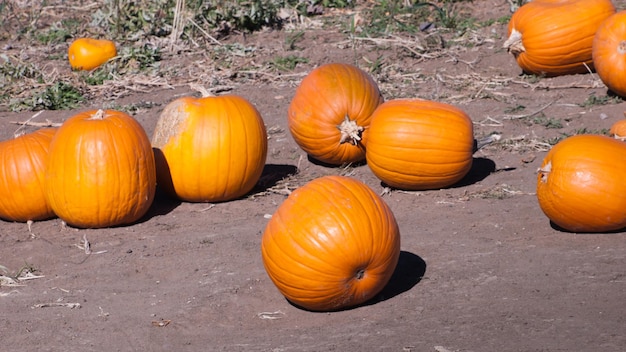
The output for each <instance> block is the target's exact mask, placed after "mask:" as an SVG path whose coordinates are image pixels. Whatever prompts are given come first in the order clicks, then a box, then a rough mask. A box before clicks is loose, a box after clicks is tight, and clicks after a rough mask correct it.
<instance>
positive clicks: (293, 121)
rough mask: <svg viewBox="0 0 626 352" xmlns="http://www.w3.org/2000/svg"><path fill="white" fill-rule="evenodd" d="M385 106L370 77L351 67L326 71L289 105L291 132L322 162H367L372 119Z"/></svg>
mask: <svg viewBox="0 0 626 352" xmlns="http://www.w3.org/2000/svg"><path fill="white" fill-rule="evenodd" d="M382 101H383V98H382V95H381V94H380V91H379V90H378V85H377V84H376V82H374V80H373V79H372V78H371V77H370V76H369V75H368V74H367V73H366V72H365V71H363V70H361V69H359V68H358V67H356V66H352V65H349V64H342V63H333V64H327V65H323V66H320V67H318V68H317V69H315V70H313V71H311V73H309V74H308V75H307V76H306V77H305V78H304V79H303V80H302V82H301V83H300V86H298V88H297V90H296V93H295V95H294V97H293V99H292V101H291V103H290V105H289V111H288V117H287V120H288V122H289V130H290V132H291V135H292V136H293V139H294V140H295V142H296V143H297V144H298V145H299V146H300V148H302V149H303V150H304V151H305V152H307V154H309V155H310V156H312V157H313V158H315V159H317V160H319V161H321V162H324V163H327V164H332V165H341V164H344V163H352V162H358V161H362V160H363V159H365V144H366V143H367V133H368V131H367V128H368V126H369V124H370V115H371V114H372V113H373V112H374V110H375V109H376V107H378V105H380V103H382Z"/></svg>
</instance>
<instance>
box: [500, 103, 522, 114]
mask: <svg viewBox="0 0 626 352" xmlns="http://www.w3.org/2000/svg"><path fill="white" fill-rule="evenodd" d="M525 109H526V107H525V106H524V105H516V106H513V107H510V108H507V109H505V110H504V112H505V113H507V114H513V113H517V112H520V111H524V110H525Z"/></svg>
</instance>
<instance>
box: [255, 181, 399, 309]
mask: <svg viewBox="0 0 626 352" xmlns="http://www.w3.org/2000/svg"><path fill="white" fill-rule="evenodd" d="M261 254H262V258H263V263H264V265H265V269H266V271H267V274H268V275H269V277H270V279H271V280H272V282H273V283H274V284H275V285H276V287H277V288H278V290H279V291H280V292H281V293H282V294H283V295H284V296H285V297H286V298H287V299H288V300H289V301H291V302H292V303H294V304H296V305H298V306H300V307H302V308H305V309H308V310H313V311H333V310H338V309H343V308H348V307H352V306H355V305H358V304H361V303H363V302H366V301H368V300H369V299H371V298H373V297H374V296H375V295H376V294H378V293H379V292H380V291H381V290H382V289H383V288H384V286H385V285H386V284H387V283H388V281H389V279H390V278H391V275H392V274H393V272H394V270H395V267H396V264H397V263H398V258H399V256H400V234H399V230H398V225H397V223H396V220H395V217H394V215H393V213H392V211H391V209H390V208H389V207H388V206H387V204H386V203H385V202H384V201H383V200H382V199H381V198H380V197H379V196H378V195H377V194H376V193H374V191H372V190H371V189H370V188H369V187H368V186H367V185H365V184H364V183H362V182H361V181H358V180H356V179H352V178H349V177H345V176H324V177H321V178H317V179H315V180H313V181H310V182H309V183H307V184H306V185H304V186H302V187H300V188H298V189H296V190H295V191H294V192H292V193H291V194H290V195H289V197H288V198H287V199H286V200H285V201H284V202H283V203H282V204H281V205H280V206H279V208H278V209H277V210H276V212H275V213H274V214H273V215H272V218H271V219H270V221H269V223H268V224H267V226H266V228H265V232H264V233H263V237H262V240H261Z"/></svg>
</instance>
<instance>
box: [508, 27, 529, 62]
mask: <svg viewBox="0 0 626 352" xmlns="http://www.w3.org/2000/svg"><path fill="white" fill-rule="evenodd" d="M502 47H503V48H505V49H506V50H507V51H508V52H509V53H511V54H513V56H515V57H517V56H518V55H519V54H521V53H523V52H525V51H526V48H524V43H522V33H520V32H519V31H518V30H517V29H515V28H513V30H512V31H511V35H509V38H508V39H507V40H506V41H505V42H504V44H502Z"/></svg>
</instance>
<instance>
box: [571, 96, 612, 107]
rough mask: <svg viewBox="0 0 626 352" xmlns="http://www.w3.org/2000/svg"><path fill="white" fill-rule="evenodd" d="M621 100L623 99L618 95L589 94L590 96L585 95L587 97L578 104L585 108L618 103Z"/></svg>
mask: <svg viewBox="0 0 626 352" xmlns="http://www.w3.org/2000/svg"><path fill="white" fill-rule="evenodd" d="M622 101H623V99H622V98H620V97H618V96H609V95H603V96H596V95H595V94H591V95H590V96H588V97H587V99H585V101H584V102H583V103H581V104H579V106H581V107H583V108H587V107H590V106H595V105H607V104H618V103H621V102H622Z"/></svg>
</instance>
